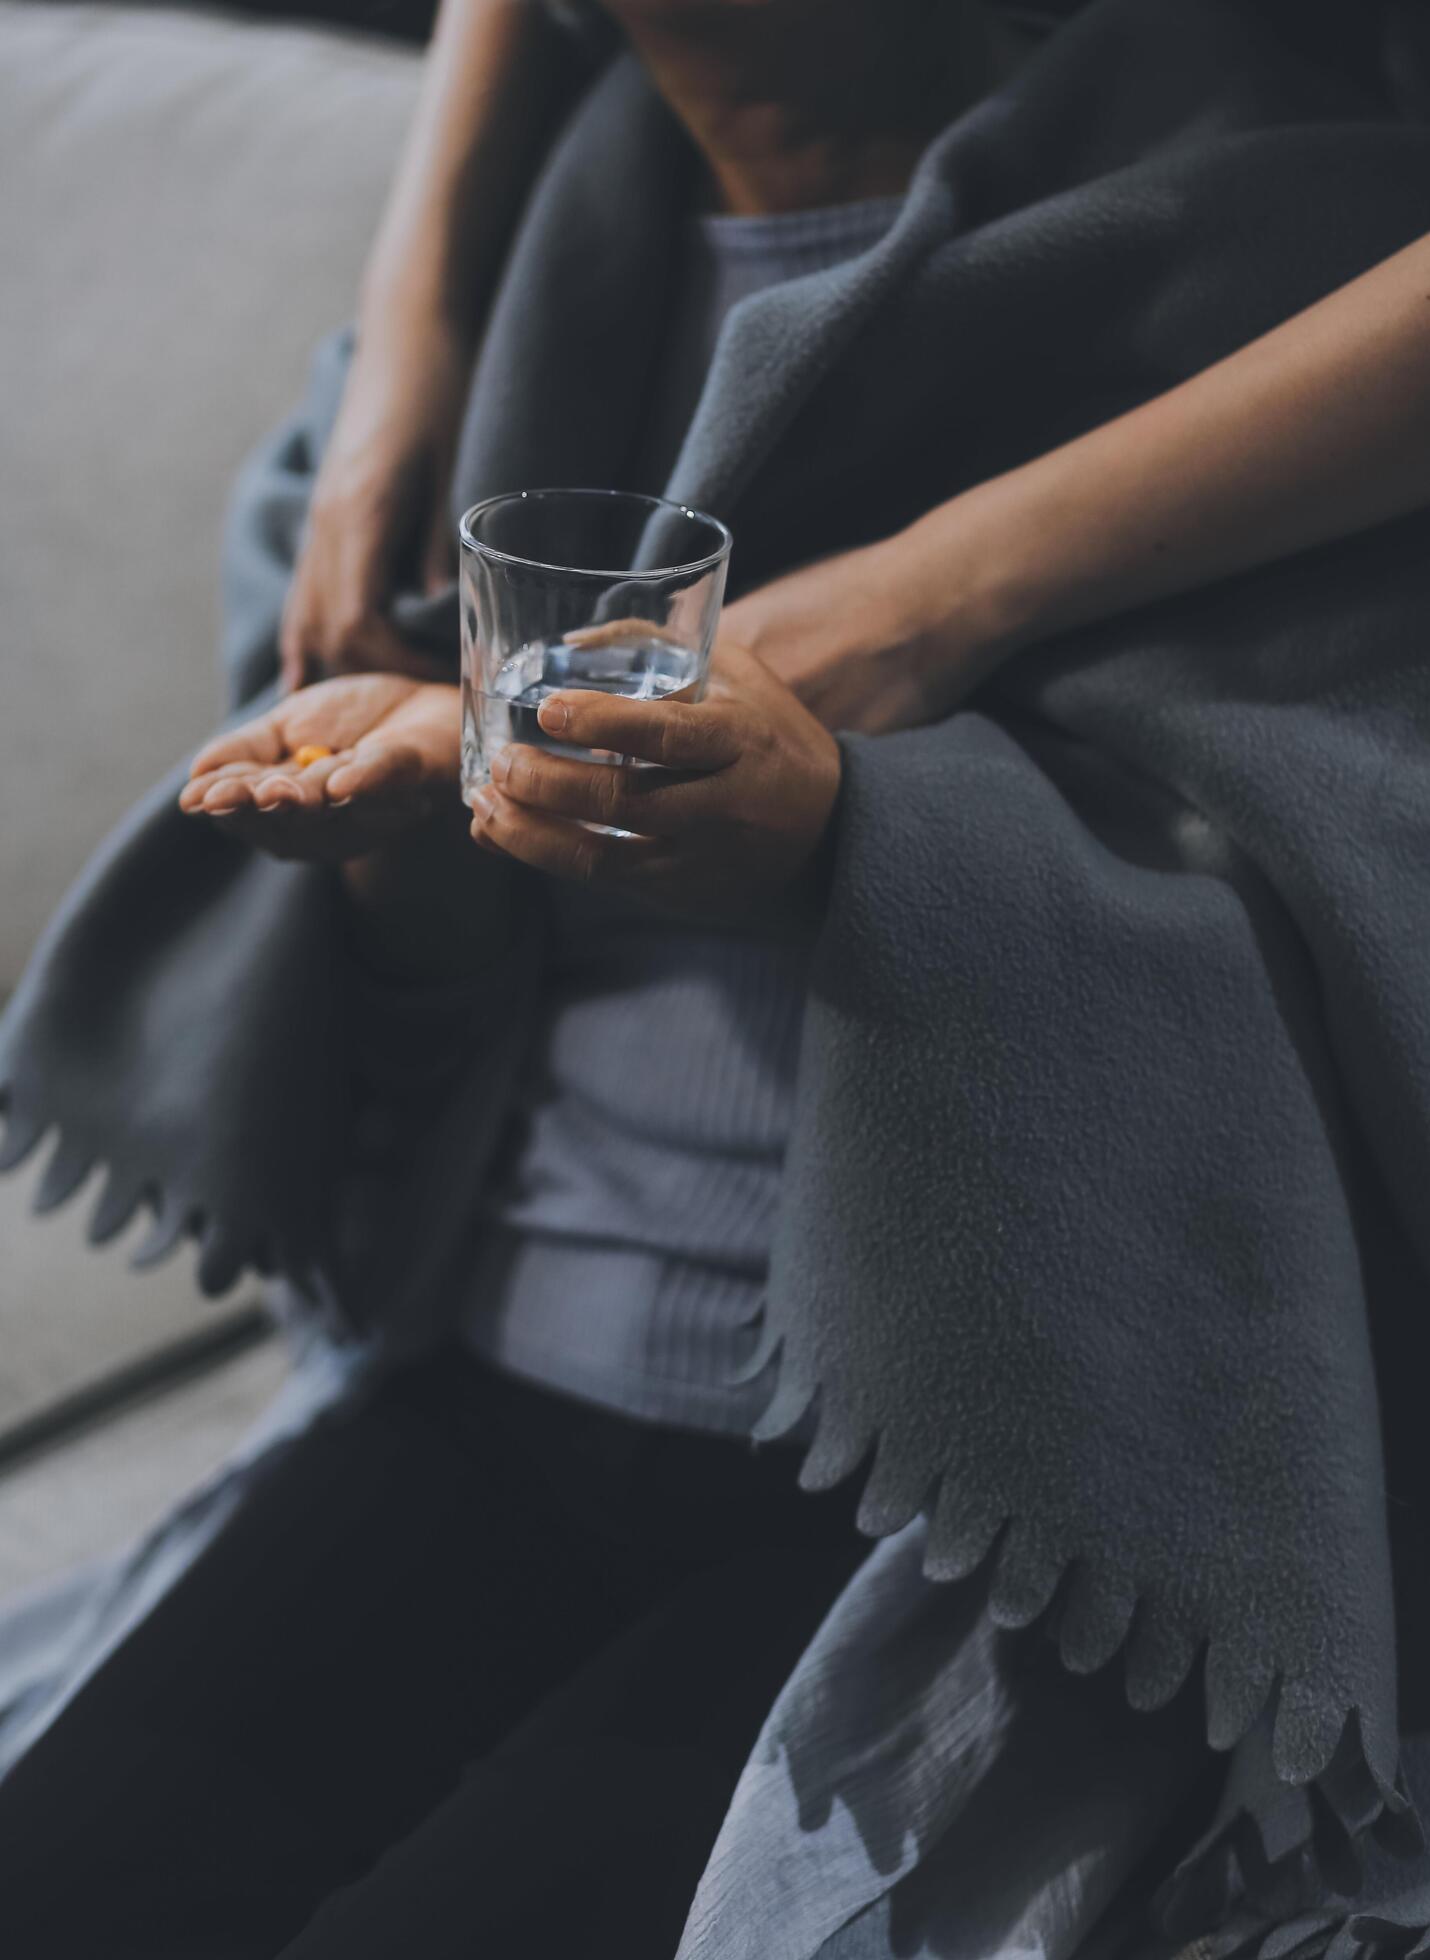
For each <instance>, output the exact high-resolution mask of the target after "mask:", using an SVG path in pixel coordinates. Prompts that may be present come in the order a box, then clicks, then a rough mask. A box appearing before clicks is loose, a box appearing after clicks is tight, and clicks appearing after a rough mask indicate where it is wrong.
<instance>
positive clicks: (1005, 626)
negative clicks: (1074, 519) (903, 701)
mask: <svg viewBox="0 0 1430 1960" xmlns="http://www.w3.org/2000/svg"><path fill="white" fill-rule="evenodd" d="M992 487H993V486H984V485H980V486H978V488H977V489H974V490H971V491H967V492H965V493H964V494H963V495H962V496H960V497H957V498H955V499H954V500H953V501H952V502H951V503H948V504H944V505H941V506H940V507H939V508H938V509H937V510H935V511H932V512H930V513H929V514H928V516H926V517H922V518H919V519H918V520H917V522H916V523H914V524H912V525H910V526H909V528H908V529H907V530H906V531H901V532H899V533H897V534H896V535H895V536H894V537H893V538H890V539H888V540H886V541H885V543H884V544H882V545H879V546H876V547H874V548H875V549H876V550H877V551H880V552H881V553H886V554H887V559H886V562H885V563H884V565H883V566H882V567H881V578H882V580H883V582H884V583H885V584H887V585H889V586H891V587H896V588H897V589H898V590H900V591H901V592H902V594H903V599H902V619H901V622H900V631H901V633H902V635H903V638H904V641H905V644H906V646H907V647H908V658H909V662H910V666H911V668H912V670H913V671H914V672H915V673H916V674H917V676H918V678H919V682H920V686H921V688H922V690H923V692H924V693H925V695H926V696H927V698H928V699H929V701H930V703H931V705H932V706H934V707H935V708H937V707H940V706H942V705H945V704H951V702H952V701H954V700H957V699H961V698H962V697H963V696H964V695H966V694H967V693H968V692H969V691H970V689H971V688H973V687H975V686H977V685H978V683H979V682H980V681H982V680H984V679H986V678H987V676H988V675H989V674H991V673H993V672H994V671H996V669H997V668H998V667H1000V666H1001V665H1002V663H1003V662H1004V661H1005V660H1006V659H1008V658H1009V656H1010V655H1012V654H1014V653H1016V652H1018V650H1019V649H1020V648H1021V647H1024V646H1027V645H1029V644H1030V643H1031V642H1032V641H1034V640H1037V639H1038V638H1040V637H1041V635H1042V633H1043V632H1045V631H1047V630H1050V628H1049V626H1048V625H1047V624H1046V623H1045V622H1046V618H1047V604H1046V597H1045V595H1044V594H1043V593H1042V591H1041V590H1040V585H1039V581H1038V577H1037V575H1036V571H1035V568H1034V567H1032V566H1030V565H1027V564H1025V563H1024V558H1023V540H1024V538H1025V537H1026V536H1027V535H1028V531H1027V527H1026V526H1023V525H1020V524H1018V523H1017V522H1016V521H1015V522H1007V521H1005V518H1004V513H1003V511H1002V510H1001V509H999V508H998V507H997V500H995V499H994V498H993V497H991V496H990V497H985V496H984V495H983V494H982V493H983V491H984V490H985V489H991V488H992ZM1010 515H1014V514H1011V513H1010Z"/></svg>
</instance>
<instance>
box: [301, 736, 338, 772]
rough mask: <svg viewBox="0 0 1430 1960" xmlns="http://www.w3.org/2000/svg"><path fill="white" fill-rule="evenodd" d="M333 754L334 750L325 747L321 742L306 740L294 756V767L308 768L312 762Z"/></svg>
mask: <svg viewBox="0 0 1430 1960" xmlns="http://www.w3.org/2000/svg"><path fill="white" fill-rule="evenodd" d="M331 754H332V750H331V749H325V748H324V747H323V744H322V743H321V742H305V743H304V744H303V746H302V748H301V749H299V750H298V751H297V753H296V754H295V755H294V757H293V767H294V768H295V769H306V768H307V767H308V764H309V763H310V762H321V761H323V759H324V758H325V757H326V756H330V755H331Z"/></svg>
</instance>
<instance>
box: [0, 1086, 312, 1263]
mask: <svg viewBox="0 0 1430 1960" xmlns="http://www.w3.org/2000/svg"><path fill="white" fill-rule="evenodd" d="M0 1122H2V1123H3V1132H0V1173H4V1172H7V1171H17V1170H19V1169H21V1168H22V1167H23V1166H24V1165H25V1164H26V1163H27V1162H29V1161H30V1160H31V1159H32V1158H33V1157H34V1156H35V1155H36V1154H37V1152H38V1151H39V1149H40V1147H41V1145H42V1144H43V1143H44V1142H45V1140H46V1138H48V1137H53V1138H54V1143H53V1147H52V1149H51V1151H50V1155H49V1158H48V1160H47V1161H46V1164H45V1168H44V1170H43V1172H42V1173H41V1175H40V1178H39V1181H38V1183H37V1185H36V1187H35V1191H34V1194H33V1196H32V1198H31V1201H30V1208H31V1210H32V1211H33V1212H34V1213H35V1214H36V1215H37V1216H44V1215H46V1214H48V1213H50V1212H52V1211H56V1210H58V1209H59V1208H60V1206H62V1205H64V1204H66V1203H68V1201H69V1200H70V1199H71V1198H73V1197H74V1196H75V1195H76V1194H77V1193H78V1192H79V1191H80V1190H81V1189H82V1187H83V1186H85V1185H86V1184H88V1183H89V1181H90V1179H91V1178H92V1177H93V1176H94V1174H95V1172H96V1171H100V1172H102V1176H103V1182H102V1185H101V1188H100V1191H99V1194H98V1196H97V1198H96V1199H95V1202H94V1204H93V1206H92V1208H91V1210H90V1214H89V1219H88V1222H87V1224H86V1227H85V1237H86V1239H87V1240H88V1242H89V1244H90V1245H92V1246H95V1247H99V1246H104V1245H107V1244H108V1243H109V1242H110V1241H111V1240H112V1239H115V1238H118V1237H119V1235H120V1234H121V1233H122V1232H124V1231H125V1230H127V1229H128V1227H129V1226H130V1225H131V1224H132V1223H133V1222H134V1219H135V1217H136V1216H137V1215H138V1214H139V1213H140V1212H141V1211H148V1212H149V1213H150V1214H151V1218H150V1223H149V1227H148V1230H147V1232H146V1233H145V1234H144V1236H143V1238H142V1239H141V1240H140V1242H139V1244H138V1245H137V1246H135V1247H134V1248H133V1250H132V1251H131V1252H130V1254H129V1264H130V1265H131V1266H132V1267H133V1268H135V1269H136V1270H137V1271H148V1270H149V1269H150V1268H152V1267H154V1266H158V1265H161V1264H163V1263H164V1261H166V1260H168V1259H170V1258H171V1257H172V1256H173V1254H174V1253H175V1252H176V1251H177V1250H178V1249H179V1247H180V1246H181V1245H184V1244H186V1243H190V1242H197V1245H198V1261H197V1266H196V1278H197V1282H198V1287H199V1291H200V1292H201V1293H203V1294H204V1295H206V1296H207V1297H209V1298H216V1297H217V1296H218V1295H220V1294H223V1293H226V1292H227V1291H228V1289H229V1288H230V1287H231V1286H232V1285H233V1284H234V1283H235V1281H236V1280H237V1279H238V1278H239V1276H240V1275H241V1274H242V1273H243V1272H244V1271H245V1270H249V1271H252V1272H255V1273H258V1274H259V1275H262V1276H268V1275H271V1274H272V1273H274V1272H276V1271H279V1270H283V1271H286V1272H288V1273H289V1274H290V1276H291V1277H292V1278H293V1279H294V1281H295V1283H296V1284H297V1285H298V1286H299V1287H300V1289H310V1287H311V1274H310V1271H309V1269H308V1266H307V1265H306V1264H305V1263H303V1262H301V1261H299V1260H298V1259H296V1258H295V1257H293V1256H291V1255H287V1256H285V1252H284V1249H283V1248H282V1247H281V1246H278V1245H276V1244H275V1243H274V1242H273V1241H272V1240H271V1239H270V1238H269V1237H268V1236H267V1235H266V1234H265V1233H263V1232H261V1231H258V1230H253V1231H245V1230H243V1229H242V1228H240V1227H239V1226H237V1225H236V1224H234V1223H233V1222H232V1221H229V1220H226V1219H224V1218H223V1217H221V1216H220V1215H219V1213H218V1212H217V1210H216V1209H215V1208H214V1207H213V1206H211V1205H210V1204H207V1203H205V1202H204V1201H203V1200H202V1199H201V1197H200V1196H199V1195H198V1194H197V1193H196V1192H193V1191H190V1190H186V1189H185V1188H184V1187H183V1183H182V1180H181V1179H179V1178H177V1177H175V1176H172V1175H171V1176H167V1177H166V1176H162V1175H160V1174H159V1173H158V1172H156V1171H148V1170H142V1169H135V1168H133V1167H131V1166H128V1165H125V1164H123V1163H121V1162H120V1161H118V1160H117V1159H107V1158H106V1156H105V1153H104V1152H103V1151H102V1150H101V1149H99V1148H98V1147H96V1146H95V1145H93V1144H92V1143H90V1142H88V1141H86V1140H85V1139H83V1138H82V1137H81V1136H80V1135H79V1134H78V1133H77V1131H76V1130H75V1129H74V1128H73V1127H71V1126H66V1125H64V1124H61V1123H60V1122H58V1121H56V1120H54V1119H52V1118H46V1117H45V1116H43V1115H42V1114H41V1113H40V1112H39V1111H37V1110H35V1109H33V1108H31V1107H28V1106H26V1105H24V1104H22V1103H21V1101H20V1098H19V1096H18V1093H17V1091H16V1087H15V1084H14V1083H13V1082H11V1081H6V1082H0Z"/></svg>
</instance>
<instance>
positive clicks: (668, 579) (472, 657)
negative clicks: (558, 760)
mask: <svg viewBox="0 0 1430 1960" xmlns="http://www.w3.org/2000/svg"><path fill="white" fill-rule="evenodd" d="M730 543H731V539H730V533H729V531H728V530H727V529H726V527H725V526H724V525H723V524H721V523H720V522H719V521H718V520H717V519H716V518H713V517H707V516H706V515H705V514H704V512H703V511H698V510H692V509H691V508H690V507H689V506H688V505H686V504H673V503H667V502H666V501H665V500H664V499H663V498H660V497H638V496H633V495H630V494H628V493H627V492H626V491H623V490H518V491H513V492H511V493H509V494H508V495H505V496H500V497H488V498H487V499H486V500H485V501H484V502H483V503H479V504H474V505H473V506H472V508H471V509H470V510H469V511H468V512H467V513H466V515H465V516H464V517H463V519H462V523H461V546H462V551H461V558H462V562H461V573H460V577H461V595H462V794H463V796H464V797H465V798H467V799H468V800H469V801H470V798H471V795H472V792H473V791H474V790H476V789H479V788H480V787H482V786H483V785H484V784H485V783H487V782H488V781H489V780H490V777H491V764H492V757H493V756H494V755H495V754H496V752H497V751H498V750H499V749H501V748H504V747H505V746H506V744H507V743H508V742H529V743H531V744H532V745H533V746H534V747H537V748H543V749H550V750H553V751H554V752H555V753H556V754H558V755H572V756H577V757H579V758H580V759H581V760H583V761H594V762H608V763H620V762H623V761H625V760H626V758H625V757H622V756H619V755H614V754H612V753H611V752H609V751H608V750H591V749H583V748H577V747H574V746H573V745H572V744H570V743H565V742H557V741H554V740H553V739H552V737H551V736H549V735H548V734H546V733H545V731H544V730H543V729H542V727H541V725H540V723H539V722H538V721H537V718H536V715H537V710H538V708H539V707H540V706H541V703H542V702H543V701H544V700H545V699H546V697H547V695H548V694H554V693H556V692H557V690H558V689H560V688H581V687H589V688H595V689H597V690H598V691H599V692H601V693H603V694H621V695H625V696H627V697H628V698H630V699H634V700H641V701H653V700H679V701H698V700H699V699H700V697H701V695H702V694H703V693H704V691H705V679H706V675H707V673H708V671H709V666H710V648H711V645H712V643H713V642H714V639H715V628H716V624H717V622H718V620H719V617H720V603H721V600H722V598H723V596H724V591H725V572H726V567H727V565H728V562H729V557H730Z"/></svg>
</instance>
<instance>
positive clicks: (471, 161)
mask: <svg viewBox="0 0 1430 1960" xmlns="http://www.w3.org/2000/svg"><path fill="white" fill-rule="evenodd" d="M572 79H573V71H572V69H571V67H570V64H569V61H568V60H567V59H566V58H565V54H564V49H563V45H562V43H561V41H560V38H559V34H558V32H557V30H556V29H555V28H554V27H553V25H552V23H551V22H550V20H549V19H548V17H547V15H546V12H545V10H544V9H543V8H542V7H541V6H540V5H538V4H537V0H442V6H441V9H440V11H439V13H438V16H437V23H436V27H435V29H434V31H433V35H432V41H431V45H430V47H429V49H428V54H427V62H426V68H425V71H424V75H423V81H422V89H421V93H420V95H419V97H418V101H417V109H416V113H415V115H414V117H413V121H412V129H411V133H410V135H409V137H408V140H407V145H406V148H405V149H404V151H403V155H402V159H401V161H400V163H399V165H398V169H397V174H396V176H395V177H394V179H393V183H392V189H391V191H390V192H389V194H388V199H387V204H386V207H385V209H384V212H383V216H382V222H381V224H380V225H379V227H378V232H377V237H376V239H375V241H374V243H373V248H372V253H371V256H370V258H369V260H368V265H367V270H366V273H365V276H364V280H363V296H362V306H361V312H360V324H361V326H362V327H363V328H364V329H366V328H367V327H368V326H369V323H370V324H371V326H372V328H373V330H380V329H382V328H384V327H386V326H388V325H389V324H390V323H392V322H394V321H396V322H400V321H401V320H403V319H404V318H408V317H411V316H412V315H413V314H414V313H417V314H420V315H421V316H423V317H424V318H425V317H427V316H429V315H432V314H438V315H442V316H444V317H445V318H446V319H448V320H449V321H450V322H451V324H452V325H453V326H454V327H455V328H456V329H457V330H458V331H459V332H460V333H462V334H463V335H465V336H466V337H467V338H468V339H470V338H471V337H472V336H473V335H474V333H475V331H476V326H477V322H478V318H479V310H480V299H481V297H482V296H484V295H486V294H488V293H489V292H490V290H491V287H492V283H493V280H494V277H495V274H496V271H497V268H498V265H499V262H500V257H501V253H502V250H503V248H504V246H505V244H506V240H507V237H508V235H509V233H510V231H511V227H512V223H513V221H514V219H515V217H516V213H517V210H518V208H519V206H520V204H521V201H522V199H523V197H524V196H525V194H526V192H527V190H528V188H529V187H530V184H531V180H532V177H533V175H534V174H535V170H536V166H537V164H538V162H539V160H540V158H541V155H542V152H543V151H544V149H545V147H546V144H547V142H548V141H549V139H550V135H551V129H552V125H553V122H554V120H555V117H556V116H557V114H559V112H560V109H561V108H562V106H563V105H564V103H565V102H566V101H567V100H568V98H569V94H570V90H571V86H572Z"/></svg>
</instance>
